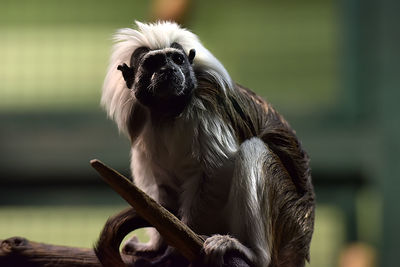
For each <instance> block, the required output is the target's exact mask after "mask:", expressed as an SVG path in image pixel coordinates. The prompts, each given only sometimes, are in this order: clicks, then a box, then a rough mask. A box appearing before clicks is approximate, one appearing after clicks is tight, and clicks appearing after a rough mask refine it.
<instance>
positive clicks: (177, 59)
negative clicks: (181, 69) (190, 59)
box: [172, 53, 184, 65]
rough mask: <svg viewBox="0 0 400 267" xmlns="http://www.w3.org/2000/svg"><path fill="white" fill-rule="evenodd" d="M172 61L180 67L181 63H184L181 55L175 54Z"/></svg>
mask: <svg viewBox="0 0 400 267" xmlns="http://www.w3.org/2000/svg"><path fill="white" fill-rule="evenodd" d="M172 60H173V61H174V63H175V64H177V65H182V64H183V61H184V58H183V56H182V55H181V54H177V53H176V54H173V55H172Z"/></svg>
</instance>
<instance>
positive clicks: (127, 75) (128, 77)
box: [117, 63, 135, 89]
mask: <svg viewBox="0 0 400 267" xmlns="http://www.w3.org/2000/svg"><path fill="white" fill-rule="evenodd" d="M117 70H120V71H121V72H122V77H124V80H125V83H126V86H127V87H128V88H129V89H131V88H132V85H133V79H134V77H135V73H134V71H133V69H132V68H130V67H128V65H126V64H125V63H124V64H122V65H118V67H117Z"/></svg>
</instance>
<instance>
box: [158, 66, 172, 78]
mask: <svg viewBox="0 0 400 267" xmlns="http://www.w3.org/2000/svg"><path fill="white" fill-rule="evenodd" d="M160 73H161V74H165V75H167V76H170V75H171V74H173V73H174V68H173V67H171V66H168V65H165V66H163V67H161V68H160Z"/></svg>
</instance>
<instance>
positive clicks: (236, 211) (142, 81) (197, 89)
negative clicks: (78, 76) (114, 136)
mask: <svg viewBox="0 0 400 267" xmlns="http://www.w3.org/2000/svg"><path fill="white" fill-rule="evenodd" d="M136 24H137V29H121V30H119V31H118V32H117V34H116V35H115V41H116V43H115V45H114V50H113V53H112V56H111V63H110V65H109V68H108V72H107V76H106V78H105V81H104V87H103V94H102V99H101V102H102V104H103V106H104V107H105V109H106V110H107V112H108V115H109V116H110V117H111V118H113V119H114V120H115V121H116V123H117V125H118V128H119V129H120V131H121V132H123V133H125V134H126V135H127V136H128V137H129V138H130V141H131V170H132V176H133V180H134V182H135V184H136V185H137V186H139V187H140V188H141V189H142V190H144V191H145V192H146V193H148V194H149V195H150V196H152V197H153V198H154V199H156V201H158V202H159V203H160V204H162V205H163V206H165V207H166V208H167V209H169V210H171V211H172V212H173V213H175V214H176V215H177V216H178V217H179V218H180V219H181V220H182V221H183V222H184V223H185V224H187V225H188V226H189V227H191V228H192V229H193V230H194V231H195V232H196V233H197V234H200V235H204V236H206V237H207V239H206V240H205V243H204V247H203V252H204V262H205V263H206V264H208V265H209V266H223V264H224V262H223V261H224V255H225V254H227V253H232V252H234V253H236V254H238V255H241V257H243V258H244V259H245V260H246V262H248V263H249V265H250V266H257V267H261V266H263V267H265V266H274V267H276V266H289V267H290V266H293V267H299V266H304V264H305V260H308V259H309V246H310V241H311V236H312V232H313V224H314V205H315V204H314V192H313V186H312V184H311V174H310V168H309V158H308V156H307V154H306V152H305V151H304V150H303V148H302V146H301V144H300V142H299V140H298V139H297V137H296V135H295V132H294V131H293V130H292V129H291V128H290V126H289V124H288V123H287V122H286V121H285V119H284V118H283V117H282V116H280V115H279V114H278V113H277V112H276V111H275V110H274V109H273V108H272V107H271V106H270V104H268V103H267V102H266V101H265V100H263V99H262V98H261V97H259V96H257V95H256V94H255V93H253V92H252V91H251V90H249V89H247V88H245V87H243V86H241V85H239V84H237V83H235V82H233V81H232V79H231V77H230V76H229V74H228V72H227V71H226V69H225V68H224V66H223V65H222V64H221V63H220V62H219V61H218V60H217V59H216V58H215V57H214V56H213V55H212V54H211V53H210V52H209V51H208V50H207V49H206V48H205V47H204V46H203V45H202V44H201V42H200V41H199V39H198V38H197V36H196V35H195V34H193V33H191V32H190V31H188V30H186V29H183V28H181V27H180V26H179V25H177V24H175V23H172V22H157V23H154V24H144V23H140V22H136ZM249 49H251V48H249ZM128 245H129V244H128ZM130 246H131V248H133V249H134V250H136V251H137V252H138V253H139V252H153V253H164V254H165V255H164V257H163V258H168V255H169V254H171V255H172V254H174V251H173V249H171V248H167V246H166V244H165V243H164V241H163V239H162V237H161V236H160V235H159V234H158V233H157V232H156V231H154V232H153V234H152V237H151V240H150V242H149V243H146V244H142V243H138V242H137V241H135V240H133V241H132V242H131V243H130ZM97 252H98V254H101V245H99V246H98V247H97ZM102 258H103V259H101V260H104V261H107V260H106V259H104V256H103V257H102ZM157 264H159V265H160V266H162V263H161V264H160V261H159V262H158V263H157ZM157 264H154V265H157ZM157 266H158V265H157Z"/></svg>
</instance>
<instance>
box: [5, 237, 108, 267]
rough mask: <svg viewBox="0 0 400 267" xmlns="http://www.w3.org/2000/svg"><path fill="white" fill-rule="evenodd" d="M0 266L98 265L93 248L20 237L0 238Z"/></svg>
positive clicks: (95, 266)
mask: <svg viewBox="0 0 400 267" xmlns="http://www.w3.org/2000/svg"><path fill="white" fill-rule="evenodd" d="M0 266H5V267H6V266H7V267H9V266H28V267H34V266H35V267H39V266H57V267H67V266H76V267H79V266H85V267H100V266H101V264H100V262H99V260H98V259H97V257H96V255H95V254H94V252H93V249H85V248H73V247H66V246H54V245H48V244H43V243H37V242H33V241H28V240H27V239H25V238H22V237H12V238H9V239H6V240H0Z"/></svg>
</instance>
